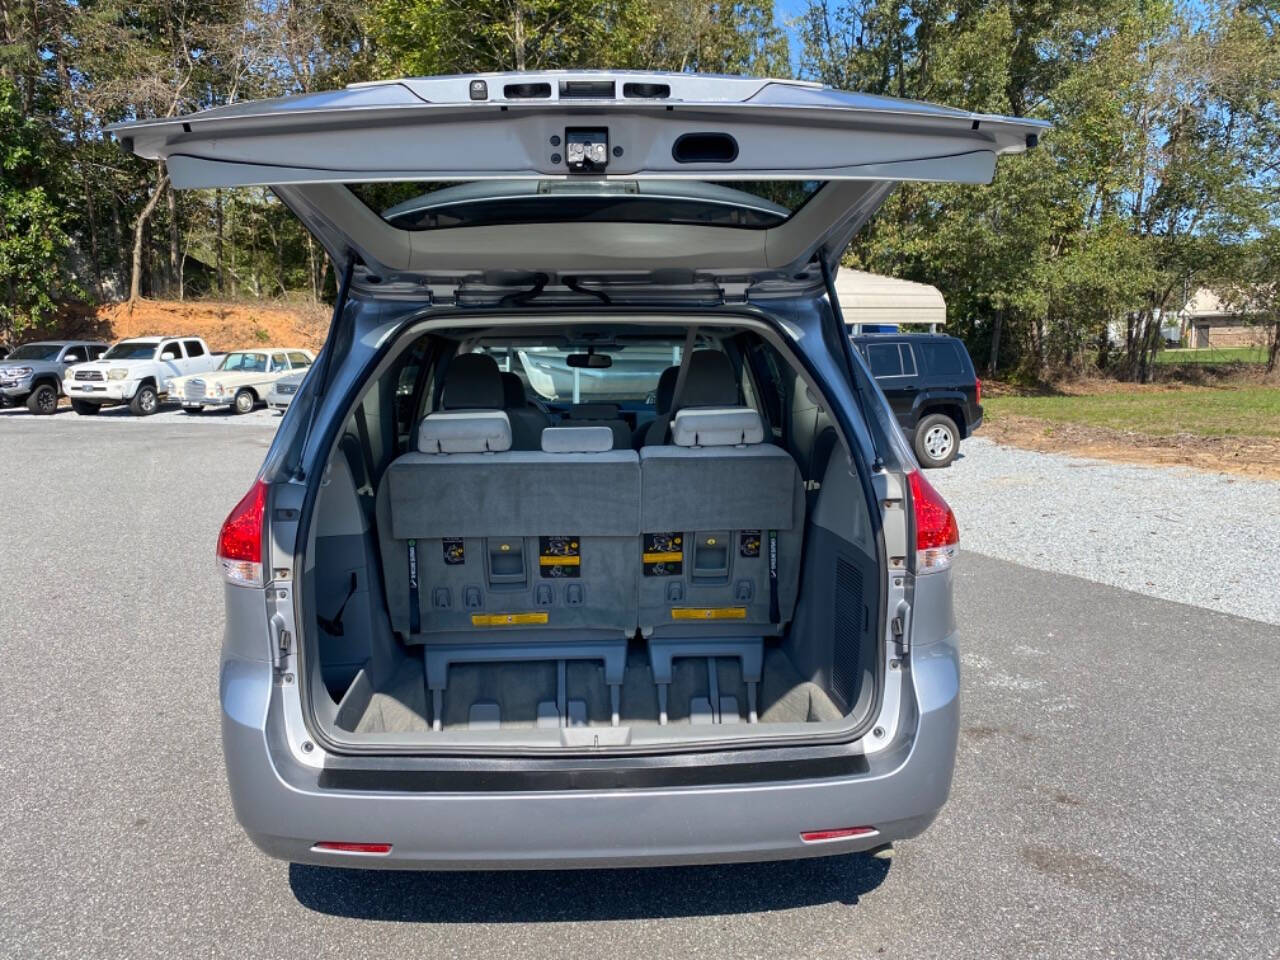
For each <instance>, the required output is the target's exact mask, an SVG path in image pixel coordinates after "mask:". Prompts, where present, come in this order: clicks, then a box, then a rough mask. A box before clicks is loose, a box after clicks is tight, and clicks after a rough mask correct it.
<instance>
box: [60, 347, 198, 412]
mask: <svg viewBox="0 0 1280 960" xmlns="http://www.w3.org/2000/svg"><path fill="white" fill-rule="evenodd" d="M220 359H221V358H220V357H218V356H215V355H214V354H212V353H210V352H209V347H208V346H207V345H206V344H205V342H204V341H203V340H201V339H200V338H199V337H134V338H132V339H129V340H121V341H120V342H119V343H117V344H115V345H114V346H112V348H111V349H110V350H108V351H107V352H106V353H104V354H103V355H102V357H101V359H98V360H93V361H90V362H89V363H79V364H76V365H75V366H73V367H70V368H68V370H67V372H66V374H65V375H64V376H63V390H64V391H65V392H66V394H67V396H68V397H70V398H71V408H72V409H73V410H75V412H76V413H78V414H81V415H84V416H87V415H89V414H95V413H97V412H98V411H99V410H101V409H102V407H104V406H109V405H112V404H117V403H127V404H128V405H129V409H130V410H131V411H132V412H133V413H134V414H136V415H137V416H140V417H145V416H149V415H150V414H153V413H155V412H156V410H158V409H159V408H160V394H161V392H162V391H163V390H164V389H165V385H166V384H167V383H168V382H169V381H170V380H172V379H173V378H174V377H182V376H186V375H187V374H189V373H203V372H205V371H206V370H212V369H213V368H214V367H216V366H217V365H218V362H219V361H220Z"/></svg>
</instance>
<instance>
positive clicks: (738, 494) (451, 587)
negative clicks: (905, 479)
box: [376, 354, 804, 730]
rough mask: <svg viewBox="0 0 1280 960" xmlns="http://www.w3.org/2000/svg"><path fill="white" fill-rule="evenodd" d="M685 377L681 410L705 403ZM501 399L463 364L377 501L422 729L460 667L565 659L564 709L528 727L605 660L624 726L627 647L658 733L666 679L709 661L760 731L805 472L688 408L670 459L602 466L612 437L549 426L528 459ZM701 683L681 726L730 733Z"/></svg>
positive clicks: (485, 713)
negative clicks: (731, 676) (735, 669)
mask: <svg viewBox="0 0 1280 960" xmlns="http://www.w3.org/2000/svg"><path fill="white" fill-rule="evenodd" d="M471 358H482V359H471ZM460 361H465V362H460ZM486 361H487V362H486ZM697 369H709V367H707V365H706V364H705V363H702V364H698V365H696V366H695V367H694V369H692V370H691V371H690V381H691V382H690V386H691V388H692V395H693V396H695V397H701V396H707V395H710V394H709V392H708V390H707V388H706V386H705V384H703V383H702V382H701V378H702V377H703V376H704V374H703V373H695V372H694V370H697ZM458 377H461V378H462V379H463V380H464V381H465V382H464V383H463V384H462V385H461V386H459V385H458V384H457V383H455V379H456V378H458ZM721 386H723V385H721ZM734 390H735V392H736V386H735V387H734ZM501 392H502V391H501V382H500V377H499V373H498V370H497V367H496V364H494V362H493V360H492V359H491V358H489V357H487V356H483V355H480V354H469V355H465V356H462V357H458V358H455V359H454V361H453V363H452V364H451V365H450V369H449V371H448V372H447V373H446V383H445V387H444V392H443V399H444V401H445V402H444V407H445V409H443V410H441V411H439V412H436V413H432V414H430V415H428V416H427V417H425V418H424V419H423V420H422V422H421V425H420V427H419V431H418V450H417V452H413V453H407V454H404V455H402V456H401V457H399V458H397V459H396V460H395V461H394V462H393V463H392V464H391V465H390V466H389V467H388V469H387V471H386V474H385V477H384V479H383V481H382V483H381V484H380V485H379V489H378V495H377V508H376V515H377V524H378V532H379V542H380V549H381V552H382V559H383V573H384V581H385V583H386V588H387V593H388V604H389V610H390V615H391V621H392V627H393V629H394V630H395V631H396V632H397V633H399V634H400V636H401V637H402V638H403V640H404V642H405V643H407V644H410V645H421V646H423V647H424V653H425V657H424V659H425V664H426V677H427V687H428V689H430V691H431V694H432V710H433V726H434V728H435V729H437V730H439V729H440V728H441V722H442V717H443V716H444V703H443V697H444V692H445V689H446V687H447V685H448V673H449V667H450V666H451V665H452V664H461V663H478V662H479V663H493V662H508V661H510V662H533V661H555V662H558V665H559V666H558V669H559V675H560V678H561V680H560V683H559V687H558V690H559V693H558V695H557V697H556V699H555V700H554V701H547V702H539V703H538V704H537V714H538V721H539V725H551V726H555V725H560V726H563V725H565V724H566V722H567V720H568V718H569V716H570V715H571V714H572V713H573V710H572V707H573V704H572V703H568V704H566V702H565V695H564V682H563V678H564V675H565V661H574V660H594V661H600V662H603V664H604V674H605V683H606V684H607V685H608V687H609V691H610V700H611V713H612V722H613V723H614V724H615V725H616V724H617V723H618V722H619V698H620V691H621V684H622V682H623V677H624V672H625V669H626V648H627V642H628V640H629V639H630V638H631V637H632V636H633V635H635V633H636V632H637V630H639V632H640V633H641V635H642V636H643V637H645V638H646V639H647V641H648V653H649V659H650V665H651V667H652V670H653V679H654V682H655V683H656V684H657V685H658V701H659V704H658V705H659V712H660V717H659V722H661V723H665V722H666V715H667V710H666V698H667V687H668V685H669V684H670V683H671V674H672V663H673V661H675V660H677V659H679V658H689V657H696V658H708V664H709V666H710V668H711V669H709V671H708V673H709V676H710V677H714V676H715V674H716V671H715V665H714V659H715V658H719V657H729V658H734V659H736V660H738V661H740V663H741V668H742V679H743V680H744V681H745V683H746V688H747V701H748V702H747V719H748V720H749V721H754V720H755V719H756V717H755V713H756V703H755V700H756V686H757V684H758V683H759V681H760V672H761V661H762V657H763V643H764V640H763V638H764V637H766V636H773V635H778V634H779V633H781V631H782V629H783V627H784V625H785V624H786V623H787V622H788V621H789V619H790V617H791V615H792V610H793V608H794V605H795V597H796V584H797V578H798V574H799V560H800V539H801V536H802V530H803V519H804V499H803V498H804V492H803V487H802V485H801V483H800V478H799V472H798V470H797V468H796V466H795V464H794V462H793V461H792V460H791V458H790V456H789V455H788V454H787V453H786V452H785V451H783V450H781V449H779V448H777V447H775V446H773V445H771V444H765V443H763V442H762V441H763V439H764V430H763V426H762V424H761V421H760V417H759V415H758V414H757V413H756V412H755V411H754V410H752V409H750V408H747V407H728V408H723V407H721V408H714V407H713V408H692V409H686V410H681V411H680V412H679V413H678V414H676V417H675V419H674V421H673V429H672V440H673V441H674V442H673V443H672V444H664V445H659V446H650V447H646V448H644V449H643V450H642V451H641V452H640V453H639V454H638V455H637V453H636V452H635V451H633V450H630V449H623V450H618V449H613V446H614V439H615V438H614V435H613V431H612V430H611V429H609V428H607V427H604V426H597V427H590V426H587V427H580V426H561V427H552V428H547V429H544V430H543V431H542V433H541V449H540V450H537V451H520V450H513V449H512V443H511V433H512V431H511V423H510V420H509V419H508V416H509V412H508V411H504V410H502V409H500V408H499V406H498V404H499V403H500V402H501V400H502V399H503V398H502V396H501ZM481 403H490V404H492V406H491V407H489V408H488V409H485V408H483V407H482V406H481ZM459 407H465V409H458V408H459ZM566 422H567V423H572V422H573V421H566ZM442 505H446V506H442ZM710 682H711V689H710V691H709V696H708V697H707V698H706V702H705V705H698V704H695V705H694V709H692V710H691V711H690V712H691V715H693V716H701V717H707V718H710V719H711V721H712V722H721V721H722V720H723V721H724V722H731V720H736V719H738V718H739V716H740V710H739V705H738V704H737V703H736V701H735V699H734V698H733V697H732V696H725V697H721V696H718V695H717V693H716V689H715V681H714V679H713V680H711V681H710ZM584 709H585V708H584ZM477 718H479V719H477ZM543 720H549V721H550V722H549V723H547V724H543ZM471 722H472V725H476V724H477V723H478V722H479V723H481V724H489V725H500V724H501V722H502V718H501V717H500V716H499V715H498V704H496V703H492V704H488V703H485V704H472V705H471Z"/></svg>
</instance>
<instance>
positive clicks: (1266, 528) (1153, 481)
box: [928, 437, 1280, 624]
mask: <svg viewBox="0 0 1280 960" xmlns="http://www.w3.org/2000/svg"><path fill="white" fill-rule="evenodd" d="M928 477H929V482H930V483H932V484H933V485H934V486H935V487H937V489H938V490H939V492H941V493H942V495H943V496H944V497H946V498H947V500H948V502H949V503H951V504H952V506H953V507H954V508H955V511H956V516H957V519H958V520H959V521H960V544H961V546H962V547H963V548H964V549H966V550H971V551H974V552H975V553H982V554H986V555H987V556H992V557H999V558H1000V559H1002V560H1010V561H1012V562H1014V563H1018V564H1022V565H1024V566H1028V567H1034V568H1036V569H1039V570H1047V571H1050V572H1054V573H1069V574H1071V575H1073V576H1077V577H1083V578H1084V579H1086V580H1094V581H1097V582H1098V583H1105V584H1110V585H1111V586H1116V587H1122V588H1124V589H1126V590H1135V591H1137V592H1139V593H1146V594H1149V595H1151V596H1153V597H1160V598H1162V599H1165V600H1176V601H1178V602H1180V603H1189V604H1193V605H1194V606H1197V607H1206V608H1208V609H1210V610H1218V611H1221V612H1223V613H1232V614H1235V615H1237V616H1242V617H1251V618H1253V619H1255V620H1262V621H1265V622H1267V623H1276V624H1280V590H1277V589H1276V586H1275V561H1276V551H1277V548H1278V547H1280V483H1276V482H1274V481H1267V480H1255V479H1250V478H1244V477H1236V476H1230V475H1227V474H1219V473H1205V472H1203V471H1199V470H1191V469H1178V468H1169V467H1140V466H1130V465H1128V464H1118V463H1108V462H1106V461H1102V460H1087V459H1084V458H1081V457H1071V456H1064V455H1059V454H1048V453H1036V452H1033V451H1030V450H1019V449H1016V448H1014V447H1003V446H999V445H997V444H995V443H992V442H991V441H990V440H985V439H983V438H981V437H975V438H974V439H972V440H968V441H966V442H965V444H964V447H963V453H962V456H961V458H960V459H958V460H956V462H955V463H954V464H953V465H952V466H951V468H950V469H947V470H931V471H929V473H928Z"/></svg>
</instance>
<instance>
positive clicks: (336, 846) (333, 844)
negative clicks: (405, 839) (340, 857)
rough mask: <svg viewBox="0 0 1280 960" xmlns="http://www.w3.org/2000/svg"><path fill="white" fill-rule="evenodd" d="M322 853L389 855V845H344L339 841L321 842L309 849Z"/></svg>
mask: <svg viewBox="0 0 1280 960" xmlns="http://www.w3.org/2000/svg"><path fill="white" fill-rule="evenodd" d="M311 849H312V850H320V851H323V852H324V853H376V854H383V853H390V852H391V844H389V843H345V842H343V841H340V840H322V841H321V842H320V843H317V844H316V845H315V846H313V847H312V848H311Z"/></svg>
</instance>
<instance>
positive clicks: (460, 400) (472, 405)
mask: <svg viewBox="0 0 1280 960" xmlns="http://www.w3.org/2000/svg"><path fill="white" fill-rule="evenodd" d="M440 406H441V407H442V408H443V409H445V410H501V409H502V374H501V372H500V371H499V370H498V362H497V361H496V360H494V359H493V357H491V356H489V355H488V354H487V353H463V354H460V355H458V356H456V357H454V358H453V360H452V361H451V362H450V363H449V368H448V369H447V370H446V371H445V374H444V394H443V396H442V397H441V398H440Z"/></svg>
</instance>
